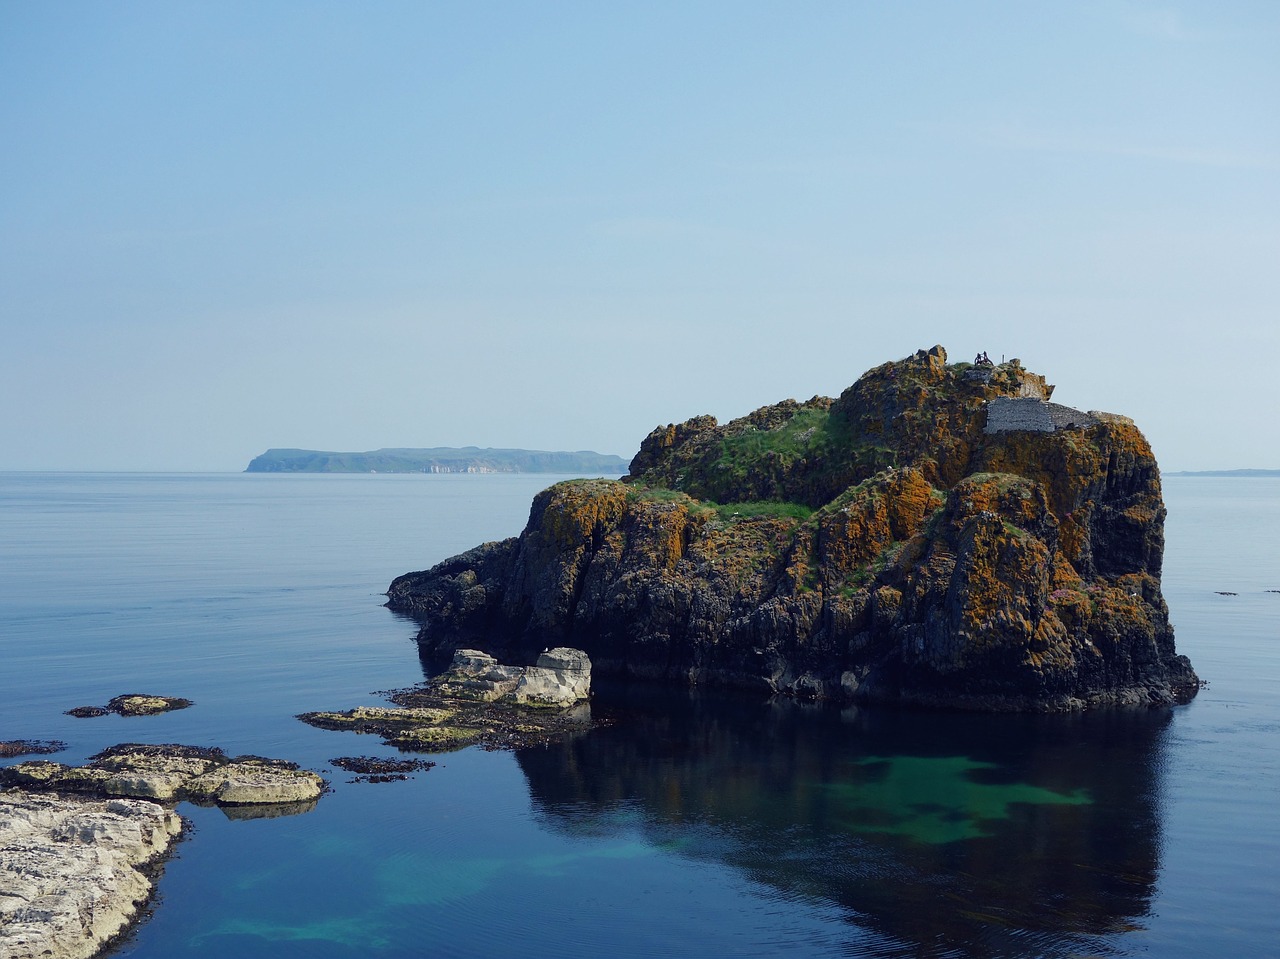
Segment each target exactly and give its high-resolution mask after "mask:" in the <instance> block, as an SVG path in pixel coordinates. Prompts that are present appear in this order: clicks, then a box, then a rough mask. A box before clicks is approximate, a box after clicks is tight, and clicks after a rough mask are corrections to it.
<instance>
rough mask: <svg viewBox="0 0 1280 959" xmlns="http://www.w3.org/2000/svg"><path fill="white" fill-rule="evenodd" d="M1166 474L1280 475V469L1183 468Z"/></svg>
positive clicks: (1219, 475) (1214, 475)
mask: <svg viewBox="0 0 1280 959" xmlns="http://www.w3.org/2000/svg"><path fill="white" fill-rule="evenodd" d="M1164 475H1165V476H1211V477H1222V476H1228V477H1245V478H1247V477H1256V476H1272V477H1274V476H1280V470H1182V471H1181V472H1177V473H1165V474H1164Z"/></svg>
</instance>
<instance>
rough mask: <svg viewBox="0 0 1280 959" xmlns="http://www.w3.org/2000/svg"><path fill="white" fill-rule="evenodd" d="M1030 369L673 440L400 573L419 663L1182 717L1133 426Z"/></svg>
mask: <svg viewBox="0 0 1280 959" xmlns="http://www.w3.org/2000/svg"><path fill="white" fill-rule="evenodd" d="M1052 391H1053V387H1052V386H1049V385H1048V384H1047V383H1046V382H1045V380H1044V377H1042V376H1038V375H1036V374H1033V373H1029V372H1027V371H1026V370H1024V369H1022V367H1021V365H1020V364H1019V362H1018V361H1017V360H1013V361H1010V362H1009V363H1005V364H1000V365H998V366H997V365H994V364H990V363H979V364H967V363H959V364H948V362H947V356H946V353H945V351H943V349H942V348H941V347H934V348H933V349H931V350H928V351H924V350H921V351H920V352H918V353H916V354H915V355H913V356H910V357H908V358H906V359H904V360H900V361H897V362H891V363H885V364H883V365H881V366H878V367H876V368H875V369H873V370H871V371H869V372H868V373H866V374H865V375H863V376H862V377H861V378H860V379H859V380H858V381H857V382H856V383H855V384H854V385H853V386H851V387H850V388H849V389H847V390H845V391H844V393H843V394H841V396H840V397H839V398H838V399H835V400H831V399H827V398H821V397H815V398H814V399H812V400H809V401H808V402H805V403H797V402H795V401H794V400H787V401H784V402H782V403H779V404H777V405H775V406H770V407H765V408H762V409H760V410H757V411H756V412H754V413H752V414H750V415H748V416H745V417H742V418H741V419H737V420H733V421H732V422H730V423H726V424H723V425H721V424H719V423H717V421H716V420H715V418H714V417H710V416H699V417H695V418H694V419H691V420H688V421H686V422H684V423H681V424H673V425H669V426H664V427H659V428H657V429H655V430H654V431H653V432H652V433H650V435H649V436H648V437H647V438H646V439H645V441H644V443H643V444H642V446H641V448H640V452H639V453H638V454H637V455H636V457H635V459H634V460H633V461H632V462H631V466H630V474H629V475H628V476H627V477H626V478H625V479H624V480H623V481H612V480H587V481H574V482H569V483H560V484H557V485H556V486H553V487H551V488H550V489H548V490H545V491H544V492H542V493H540V494H539V495H538V496H537V497H536V498H535V500H534V502H533V508H532V510H531V512H530V517H529V522H528V525H527V526H526V528H525V530H524V532H523V533H522V534H521V535H520V536H519V537H518V538H514V539H509V540H506V541H504V542H500V543H486V544H484V545H482V546H479V547H477V548H475V549H473V550H471V551H469V552H467V553H464V554H462V555H460V556H456V557H454V558H453V559H450V560H446V561H445V562H443V563H441V564H439V565H438V566H436V567H434V568H433V569H431V570H428V571H425V572H420V573H409V574H406V575H404V576H401V577H399V578H398V579H396V580H395V581H394V582H393V583H392V584H391V587H390V589H389V591H388V596H389V600H390V601H389V603H388V605H389V606H391V607H392V608H394V609H397V610H400V611H403V612H406V613H409V614H410V615H413V616H415V617H417V618H418V619H419V620H420V621H421V623H422V628H421V630H420V632H419V635H418V641H419V643H420V644H421V645H422V647H423V649H424V652H426V653H427V654H432V653H435V652H442V653H443V652H446V651H449V650H452V649H454V648H456V647H457V646H459V645H468V646H480V647H482V648H485V649H488V650H490V651H495V652H500V653H501V654H502V655H506V656H513V655H514V656H521V657H524V658H527V659H530V661H531V657H532V656H534V655H536V653H537V651H538V650H541V649H543V648H544V647H547V646H557V645H572V646H575V647H577V648H580V649H583V650H586V651H587V653H588V655H589V656H590V657H591V660H592V662H593V664H594V666H595V669H596V672H597V675H609V674H614V675H624V676H633V677H648V678H655V679H666V680H674V681H678V682H683V683H712V684H720V685H735V686H743V687H750V688H759V689H763V690H772V691H779V692H784V693H789V694H792V695H796V696H801V697H814V698H819V697H836V698H843V699H855V700H859V699H861V700H878V701H894V702H909V703H920V704H929V705H946V706H958V707H964V708H974V709H993V710H1014V709H1017V710H1064V709H1078V708H1083V707H1086V706H1092V705H1106V704H1130V703H1157V704H1168V703H1174V702H1180V701H1185V700H1186V699H1188V698H1190V697H1191V696H1193V695H1194V694H1195V691H1196V689H1197V688H1198V681H1197V678H1196V675H1195V673H1194V672H1193V671H1192V669H1191V664H1190V663H1189V662H1188V661H1187V659H1186V657H1183V656H1179V655H1177V654H1176V652H1175V650H1174V642H1173V630H1172V627H1171V626H1170V624H1169V618H1168V609H1167V607H1166V605H1165V601H1164V598H1163V596H1162V595H1161V591H1160V570H1161V563H1162V559H1163V551H1164V517H1165V508H1164V504H1163V501H1162V498H1161V490H1160V473H1159V470H1158V468H1157V466H1156V462H1155V459H1154V458H1153V457H1152V454H1151V449H1150V447H1149V446H1148V444H1147V441H1146V440H1145V438H1144V437H1143V436H1142V434H1141V433H1140V432H1139V431H1138V429H1137V428H1136V427H1135V426H1134V424H1133V423H1132V421H1131V420H1129V419H1128V418H1126V417H1122V416H1115V415H1112V414H1107V413H1100V412H1096V411H1093V412H1088V413H1086V412H1083V411H1079V410H1073V409H1071V408H1070V407H1065V406H1061V405H1059V404H1055V403H1050V402H1048V400H1049V397H1050V395H1051V393H1052Z"/></svg>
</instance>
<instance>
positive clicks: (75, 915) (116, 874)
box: [0, 790, 182, 959]
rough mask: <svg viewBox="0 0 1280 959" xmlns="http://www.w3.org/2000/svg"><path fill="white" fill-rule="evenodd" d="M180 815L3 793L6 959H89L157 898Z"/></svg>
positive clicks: (2, 941)
mask: <svg viewBox="0 0 1280 959" xmlns="http://www.w3.org/2000/svg"><path fill="white" fill-rule="evenodd" d="M181 830H182V821H181V819H180V817H179V816H178V815H177V814H176V813H175V812H173V811H172V810H169V809H166V808H164V807H163V806H160V805H158V804H156V803H153V802H146V801H142V800H135V799H106V800H90V799H85V798H82V797H59V796H50V795H44V794H37V793H30V792H26V791H22V790H11V791H7V792H0V955H3V956H4V957H5V959H36V957H39V959H88V957H90V956H93V955H95V954H96V953H97V952H98V951H99V950H100V949H101V948H102V946H103V945H104V944H105V943H106V942H108V941H110V940H111V939H113V938H115V937H116V936H119V935H120V934H121V933H122V932H123V931H124V930H125V929H126V928H127V927H128V925H129V924H130V923H131V922H132V920H133V919H134V917H135V916H136V914H137V911H138V909H139V908H140V907H141V905H142V904H144V903H145V902H146V901H147V900H148V899H149V898H150V897H151V893H152V881H151V879H150V878H149V877H148V875H147V873H146V872H145V871H144V869H143V867H145V866H147V865H148V864H151V863H154V862H155V861H156V860H158V859H160V858H161V857H163V856H164V855H165V854H166V853H167V852H168V850H169V847H170V845H171V844H172V843H173V841H174V840H175V838H176V837H177V836H178V834H179V833H180V832H181Z"/></svg>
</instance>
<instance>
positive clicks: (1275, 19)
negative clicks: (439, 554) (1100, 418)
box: [0, 0, 1280, 472]
mask: <svg viewBox="0 0 1280 959" xmlns="http://www.w3.org/2000/svg"><path fill="white" fill-rule="evenodd" d="M1277 49H1280V5H1275V4H1273V3H1269V2H1226V3H1222V4H1213V5H1208V4H1196V3H1189V2H1172V3H1146V2H1123V0H1122V2H1106V3H1103V2H1089V0H1086V2H1083V3H1078V4H1070V5H1030V4H1019V3H1014V2H983V3H973V4H955V3H950V2H942V0H935V2H905V3H899V4H850V3H843V2H800V3H790V4H785V5H784V4H781V3H753V2H747V3H742V2H736V3H727V2H694V3H674V2H663V0H659V2H654V3H647V4H643V5H640V4H637V5H623V4H592V3H586V2H575V0H567V2H563V3H556V4H524V5H521V4H485V5H477V4H451V5H447V4H439V3H428V2H407V0H404V2H402V0H388V2H378V3H373V4H358V5H357V4H346V3H339V2H333V0H314V2H305V3H304V2H300V0H278V2H273V3H270V4H260V3H250V2H246V0H228V2H224V3H218V4H212V3H207V4H206V3H170V2H155V0H152V2H131V0H121V2H117V3H112V4H94V3H88V2H67V3H60V4H47V3H40V2H30V0H10V2H8V3H5V4H3V5H0V88H2V89H3V90H4V91H5V95H4V96H3V97H0V131H3V132H2V133H0V137H2V138H3V146H4V149H3V150H0V171H2V173H3V176H0V332H3V335H4V348H3V350H0V400H2V401H3V402H4V404H5V408H6V409H8V410H9V415H8V416H6V417H4V418H3V421H2V423H0V450H3V453H2V454H0V470H42V469H49V470H108V471H111V470H127V471H147V470H183V471H202V470H209V471H237V470H240V469H243V468H244V464H245V463H247V462H248V461H249V460H250V459H251V458H252V457H253V456H255V455H256V454H257V453H259V452H261V451H262V450H264V449H268V448H272V447H286V446H287V447H300V448H308V449H318V450H373V449H378V448H380V447H443V446H457V447H461V446H481V447H504V448H523V449H542V450H596V451H599V452H601V453H611V454H617V455H620V456H622V457H624V458H627V459H629V458H630V457H631V455H632V454H633V453H634V452H635V450H636V449H637V448H638V446H639V443H640V441H641V440H642V439H643V438H644V436H645V435H646V434H647V433H648V432H649V431H650V430H651V429H652V428H653V427H654V426H655V425H658V424H665V423H669V422H679V421H681V420H684V419H687V418H689V417H691V416H694V415H697V414H700V413H712V414H714V415H716V416H717V417H719V418H720V419H722V420H725V419H730V418H732V417H735V416H741V415H743V414H745V413H748V412H750V411H751V410H753V409H755V408H757V407H760V406H763V405H766V404H769V403H773V402H776V401H778V400H781V399H784V398H786V397H794V398H796V399H801V400H803V399H807V398H808V397H810V396H812V395H814V394H824V395H829V396H836V395H838V394H839V393H840V391H841V390H843V389H844V388H845V387H847V386H849V385H850V384H852V383H853V382H854V381H855V380H856V379H857V378H858V376H859V375H861V374H862V373H863V372H864V371H865V370H867V369H868V368H870V367H873V366H876V365H879V364H880V363H882V362H884V361H886V360H891V359H898V358H901V357H903V356H906V355H908V354H910V353H912V352H914V351H915V350H917V349H920V348H928V347H931V346H933V345H934V344H935V343H940V344H941V345H943V346H944V347H946V349H947V350H948V352H949V353H950V359H951V360H952V361H957V360H968V359H972V358H973V356H974V354H975V353H977V352H979V351H982V350H985V351H987V352H988V353H989V354H990V356H991V358H992V359H994V360H998V358H999V357H1001V356H1005V357H1014V356H1017V357H1019V358H1020V359H1021V360H1022V362H1023V364H1024V365H1025V366H1026V367H1027V368H1028V369H1030V370H1033V371H1035V372H1038V373H1043V374H1044V375H1045V376H1047V377H1048V379H1049V382H1051V383H1054V384H1057V387H1058V389H1057V392H1056V393H1055V394H1054V400H1056V401H1060V402H1063V403H1066V404H1068V405H1071V406H1075V407H1078V408H1081V409H1101V410H1109V411H1112V412H1117V413H1123V414H1126V415H1128V416H1132V417H1133V418H1134V420H1135V421H1136V422H1137V424H1138V426H1139V427H1140V428H1141V429H1142V430H1143V431H1144V433H1146V435H1147V437H1148V439H1150V441H1151V443H1152V446H1153V448H1154V450H1155V453H1156V456H1157V458H1158V459H1159V461H1160V464H1161V466H1162V468H1163V469H1164V470H1165V471H1167V472H1174V471H1199V470H1211V469H1223V470H1226V469H1234V468H1273V467H1280V454H1278V453H1277V452H1276V451H1277V450H1278V449H1280V422H1278V419H1277V417H1276V416H1275V415H1274V410H1275V400H1274V396H1273V388H1272V382H1273V379H1274V375H1275V374H1274V372H1273V369H1272V367H1273V364H1274V357H1275V356H1277V355H1278V354H1280V323H1278V322H1277V321H1276V317H1275V311H1276V306H1277V303H1280V269H1277V265H1276V258H1277V253H1276V251H1277V250H1280V176H1277V171H1278V170H1280V119H1277V117H1278V116H1280V114H1277V111H1276V108H1275V105H1276V103H1277V102H1280V57H1277V56H1276V50H1277Z"/></svg>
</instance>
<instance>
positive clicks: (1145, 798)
mask: <svg viewBox="0 0 1280 959" xmlns="http://www.w3.org/2000/svg"><path fill="white" fill-rule="evenodd" d="M551 479H552V478H548V477H545V476H542V477H540V476H270V475H267V476H263V475H254V474H248V475H243V474H241V475H119V474H108V475H89V474H83V475H81V474H0V643H2V644H3V647H2V648H3V654H4V660H3V661H4V667H3V672H0V738H6V739H9V738H57V739H63V740H66V741H67V742H68V743H69V749H68V750H67V752H66V753H64V754H62V756H60V757H58V758H63V759H64V760H66V761H78V760H79V759H82V758H84V757H85V756H88V755H90V754H92V753H93V752H96V751H97V750H99V749H101V748H103V747H104V746H107V745H110V744H113V743H116V742H121V741H147V742H186V743H192V744H197V745H217V746H221V747H223V748H224V749H226V750H227V751H228V752H230V753H239V752H252V753H259V754H265V755H272V756H279V757H281V758H287V759H292V760H295V761H298V762H300V763H302V764H303V765H306V766H309V767H311V768H315V769H319V770H322V771H324V772H325V775H326V776H328V777H329V778H330V779H331V781H332V783H333V792H332V793H331V794H329V795H327V796H325V797H324V798H323V799H322V800H321V802H320V803H319V804H318V806H317V807H316V808H315V809H314V811H312V812H310V813H307V814H304V815H298V816H292V817H287V818H274V819H254V820H232V819H229V818H228V817H226V816H225V815H223V814H222V813H221V812H219V811H217V810H210V809H198V808H194V807H190V806H185V805H184V806H183V807H182V811H183V813H184V814H185V815H187V816H189V817H190V818H191V819H192V821H193V822H194V827H195V828H194V830H193V832H192V834H191V836H190V837H189V838H188V839H187V840H186V841H184V842H183V843H182V845H181V847H180V853H179V855H178V856H177V857H176V858H175V859H174V860H173V861H172V862H170V864H169V865H168V866H167V868H166V870H165V873H164V876H163V878H162V880H161V885H160V889H161V895H162V899H161V901H160V902H159V904H158V907H157V909H156V911H155V914H154V916H153V918H152V919H151V920H150V921H149V922H147V923H146V924H145V925H143V926H142V927H141V928H140V930H139V931H138V933H137V934H136V936H135V937H134V939H133V940H132V941H130V942H129V943H127V944H126V945H125V946H124V947H123V948H122V950H121V952H122V954H125V955H130V956H137V957H147V959H150V957H162V956H163V957H171V956H186V955H190V956H200V955H209V956H214V955H218V956H224V955H237V956H248V957H255V956H273V957H274V956H291V955H299V956H301V955H306V956H309V957H345V956H356V955H359V956H384V957H389V959H390V957H399V956H418V955H432V956H446V957H447V956H459V957H464V956H465V957H487V956H509V955H512V954H523V955H548V956H550V955H555V956H566V957H574V956H596V955H601V954H604V955H610V956H636V957H640V956H659V955H661V956H691V957H692V956H698V957H703V959H705V957H709V956H770V955H782V954H785V955H788V956H912V957H918V956H939V957H940V956H963V957H998V956H1063V957H1065V956H1074V955H1116V956H1149V955H1150V956H1175V957H1176V956H1188V957H1189V956H1203V955H1209V954H1212V955H1253V956H1264V955H1269V954H1276V947H1275V945H1274V943H1275V942H1276V941H1277V933H1278V932H1280V921H1278V920H1277V919H1276V916H1275V902H1276V900H1277V893H1278V892H1280V822H1278V819H1280V817H1278V816H1277V811H1276V810H1277V799H1278V798H1280V774H1278V772H1277V769H1276V764H1275V763H1274V759H1273V757H1274V749H1275V747H1276V745H1277V733H1278V732H1280V594H1277V593H1270V592H1267V590H1271V589H1280V560H1278V559H1277V556H1276V555H1275V551H1274V549H1273V544H1274V542H1276V534H1277V533H1280V481H1274V480H1210V479H1193V478H1173V479H1170V480H1168V481H1167V482H1166V501H1167V504H1168V506H1169V512H1170V515H1169V521H1168V527H1167V533H1168V552H1167V555H1166V573H1165V593H1166V598H1167V599H1168V601H1169V603H1170V607H1171V611H1172V615H1173V619H1174V622H1175V623H1176V625H1177V630H1178V641H1179V648H1180V650H1181V651H1183V652H1185V653H1187V654H1188V655H1190V656H1191V657H1192V660H1193V662H1194V663H1195V665H1196V667H1197V669H1198V670H1199V672H1200V673H1201V675H1202V677H1204V678H1206V679H1208V680H1209V681H1210V686H1209V687H1208V688H1207V689H1205V690H1204V691H1203V692H1202V693H1201V695H1200V696H1199V697H1198V698H1197V700H1196V701H1195V702H1194V703H1193V704H1191V705H1190V706H1188V707H1184V708H1179V709H1176V710H1171V711H1158V712H1140V713H1126V712H1107V713H1098V714H1091V715H1088V716H1074V717H1009V716H999V717H984V716H965V715H952V714H941V713H913V712H908V711H895V710H873V709H847V710H838V709H831V708H822V707H815V706H802V705H798V704H794V703H788V702H782V703H773V704H769V703H763V702H758V701H754V700H751V699H743V698H740V697H731V696H720V695H715V694H702V695H697V696H694V695H690V694H688V693H685V692H677V691H670V690H666V691H664V690H660V689H656V688H646V687H639V688H636V687H631V688H628V687H624V686H616V685H609V684H601V685H600V688H599V690H598V694H597V697H596V700H595V702H594V703H593V709H594V710H595V711H596V712H597V713H599V714H600V715H601V716H602V717H603V718H607V719H610V720H612V722H611V723H610V724H609V725H606V726H603V727H602V728H599V729H597V730H594V731H593V732H591V733H590V734H587V735H584V736H581V737H579V738H577V739H575V740H572V741H570V742H567V743H562V744H557V745H554V746H549V747H546V748H540V749H535V750H527V751H522V752H520V753H516V754H508V753H488V752H484V751H481V750H475V749H472V750H466V751H463V752H459V753H453V754H449V755H447V756H445V757H443V758H442V759H440V765H439V766H437V767H436V768H434V769H432V770H430V771H428V772H422V773H418V774H416V776H415V777H414V778H413V779H412V780H410V781H407V782H402V783H391V784H376V785H373V784H365V783H351V782H348V781H347V780H348V778H350V777H348V776H347V775H346V774H344V773H343V772H342V771H341V770H338V769H335V768H333V767H332V766H330V765H329V759H330V758H331V757H335V756H342V755H356V754H374V755H389V754H390V751H389V750H387V749H386V748H385V747H382V746H381V745H380V744H379V743H378V742H377V741H376V740H371V739H369V738H367V737H358V736H356V735H354V734H346V733H333V732H325V731H321V730H315V729H312V728H310V727H307V726H305V725H303V724H302V723H299V722H297V721H296V720H294V719H293V718H292V717H293V716H294V714H296V713H298V712H302V711H304V710H311V709H325V708H346V707H349V706H352V705H356V704H360V703H374V702H378V701H379V700H378V698H377V697H376V696H374V695H372V693H373V691H375V690H380V689H387V688H393V687H398V686H406V685H411V684H412V683H414V682H417V681H419V680H420V679H421V678H422V672H421V668H420V666H419V664H418V662H417V658H416V649H415V647H414V645H413V644H412V642H411V639H412V635H413V631H414V630H413V626H412V625H411V624H409V623H407V622H405V621H403V620H400V619H398V618H397V617H395V616H394V615H392V614H391V613H389V612H388V611H387V610H385V609H383V608H382V607H381V605H380V604H381V602H382V597H381V595H380V594H381V593H382V591H383V590H385V588H386V585H387V584H388V583H389V582H390V580H391V578H392V577H393V576H395V575H397V574H399V573H401V572H405V571H407V570H410V569H417V568H423V567H425V566H428V565H430V564H431V563H433V562H436V561H438V560H440V559H443V558H444V557H446V556H448V555H450V554H452V553H455V552H458V551H460V550H462V549H465V548H468V547H470V546H472V545H474V544H475V543H477V542H480V541H482V540H484V539H491V538H498V537H501V536H504V535H509V534H514V533H515V532H517V531H518V530H519V528H520V527H521V526H522V525H523V522H524V519H525V517H526V516H527V512H528V506H529V501H530V499H531V498H532V495H533V493H534V492H536V490H538V489H540V488H541V487H542V486H544V485H546V484H547V483H549V482H550V481H551ZM1218 591H1222V592H1234V593H1236V594H1237V595H1235V596H1220V595H1218ZM133 691H142V692H155V693H160V694H166V695H179V696H186V697H188V698H190V699H193V700H195V702H196V705H195V706H194V707H192V708H191V709H187V710H184V711H181V712H176V713H170V714H167V715H164V716H159V717H149V718H139V719H122V718H120V717H104V718H101V719H96V720H77V719H72V718H70V717H67V716H65V715H63V711H64V710H65V709H67V708H70V707H72V706H78V705H89V704H101V703H104V702H105V701H106V700H107V699H109V698H110V697H111V696H113V695H116V694H118V693H122V692H133Z"/></svg>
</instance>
